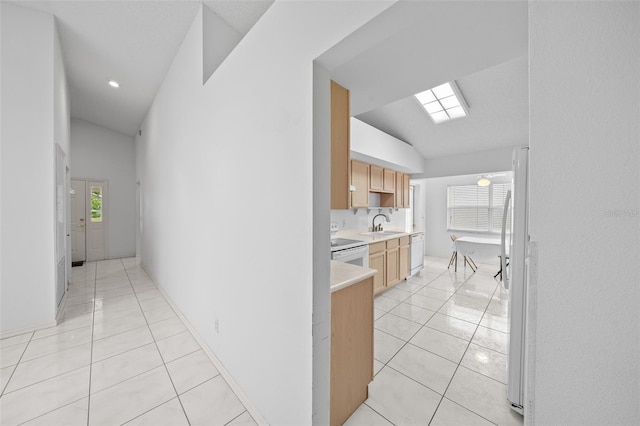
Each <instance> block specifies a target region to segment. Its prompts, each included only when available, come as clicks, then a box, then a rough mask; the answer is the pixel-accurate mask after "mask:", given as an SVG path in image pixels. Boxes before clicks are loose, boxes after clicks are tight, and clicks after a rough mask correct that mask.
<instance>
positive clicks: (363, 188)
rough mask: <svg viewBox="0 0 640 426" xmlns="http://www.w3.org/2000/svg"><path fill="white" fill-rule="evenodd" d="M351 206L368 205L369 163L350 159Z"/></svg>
mask: <svg viewBox="0 0 640 426" xmlns="http://www.w3.org/2000/svg"><path fill="white" fill-rule="evenodd" d="M351 185H353V186H355V187H356V190H355V191H354V192H352V193H351V207H369V165H368V164H366V163H361V162H360V161H355V160H351Z"/></svg>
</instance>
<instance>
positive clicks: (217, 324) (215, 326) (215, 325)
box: [213, 318, 220, 334]
mask: <svg viewBox="0 0 640 426" xmlns="http://www.w3.org/2000/svg"><path fill="white" fill-rule="evenodd" d="M213 328H214V329H215V330H216V334H220V322H219V321H218V318H216V320H215V322H214V323H213Z"/></svg>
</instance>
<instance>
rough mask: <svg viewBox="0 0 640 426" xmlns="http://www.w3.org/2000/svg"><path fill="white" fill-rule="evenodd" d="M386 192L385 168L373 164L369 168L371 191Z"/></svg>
mask: <svg viewBox="0 0 640 426" xmlns="http://www.w3.org/2000/svg"><path fill="white" fill-rule="evenodd" d="M383 190H384V168H382V167H380V166H375V165H373V164H371V165H370V166H369V191H372V192H380V191H383Z"/></svg>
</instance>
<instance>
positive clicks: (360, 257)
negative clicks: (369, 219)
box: [331, 238, 369, 268]
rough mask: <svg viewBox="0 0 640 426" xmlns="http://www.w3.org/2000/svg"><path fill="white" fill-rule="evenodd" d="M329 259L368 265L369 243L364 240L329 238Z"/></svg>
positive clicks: (366, 266)
mask: <svg viewBox="0 0 640 426" xmlns="http://www.w3.org/2000/svg"><path fill="white" fill-rule="evenodd" d="M331 259H332V260H337V261H338V262H344V263H351V264H352V265H358V266H363V267H365V268H368V267H369V244H367V243H365V242H364V241H356V240H348V239H346V238H336V239H332V240H331Z"/></svg>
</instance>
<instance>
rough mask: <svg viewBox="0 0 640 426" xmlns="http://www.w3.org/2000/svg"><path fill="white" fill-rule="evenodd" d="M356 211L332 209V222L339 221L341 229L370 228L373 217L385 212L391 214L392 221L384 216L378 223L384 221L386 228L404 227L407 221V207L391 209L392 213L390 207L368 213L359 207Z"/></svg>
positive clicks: (383, 224) (377, 220)
mask: <svg viewBox="0 0 640 426" xmlns="http://www.w3.org/2000/svg"><path fill="white" fill-rule="evenodd" d="M355 212H356V213H355V214H354V210H331V222H335V223H337V224H338V228H339V229H340V231H343V230H345V229H364V228H370V227H371V221H372V220H373V217H374V216H375V215H377V214H378V213H384V214H386V215H387V216H389V219H391V222H387V221H385V220H384V219H383V218H382V217H380V218H378V219H376V224H378V223H382V226H383V227H384V228H389V229H391V228H404V227H405V225H406V223H407V219H406V216H407V214H406V212H407V210H406V209H398V210H396V209H391V213H389V208H383V209H381V210H380V209H373V210H371V212H370V213H368V214H367V209H358V210H355Z"/></svg>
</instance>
